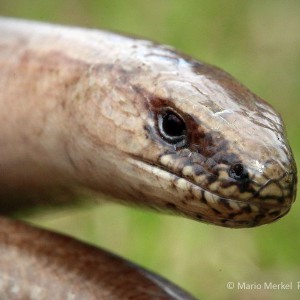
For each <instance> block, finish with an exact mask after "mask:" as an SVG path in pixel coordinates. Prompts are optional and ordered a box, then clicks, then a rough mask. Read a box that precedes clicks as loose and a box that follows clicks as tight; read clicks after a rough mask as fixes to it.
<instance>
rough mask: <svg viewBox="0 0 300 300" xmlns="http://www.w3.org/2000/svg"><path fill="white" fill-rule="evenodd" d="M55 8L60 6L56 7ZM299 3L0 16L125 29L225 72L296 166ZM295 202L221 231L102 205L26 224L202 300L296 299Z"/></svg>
mask: <svg viewBox="0 0 300 300" xmlns="http://www.w3.org/2000/svg"><path fill="white" fill-rule="evenodd" d="M62 3H63V4H62ZM299 11H300V2H297V1H292V0H287V1H271V0H265V1H258V0H251V1H240V0H232V1H221V0H220V1H204V0H202V1H201V0H200V1H199V0H197V1H196V0H186V1H183V0H182V1H180V0H172V1H171V0H169V1H167V0H166V1H158V0H153V1H137V0H134V1H122V0H118V1H117V0H115V1H109V0H105V1H103V0H102V1H96V0H94V1H93V0H88V1H83V0H82V1H80V0H78V1H70V0H69V1H58V0H53V1H33V0H32V1H19V2H18V4H16V1H11V0H10V1H8V0H7V1H6V0H2V1H1V2H0V13H1V14H2V15H8V16H16V17H23V18H32V19H39V20H47V21H52V22H58V23H66V24H76V25H81V26H90V27H100V28H106V29H110V30H116V31H121V32H127V33H130V34H134V35H140V36H144V37H148V38H150V39H154V40H156V41H159V42H162V43H166V44H171V45H173V46H175V47H177V48H178V49H180V50H181V51H184V52H187V53H188V54H191V55H193V56H195V57H196V58H198V59H201V60H204V61H207V62H209V63H212V64H214V65H218V66H219V67H222V68H224V69H225V70H227V71H229V72H230V73H232V74H233V75H234V76H235V77H237V78H239V79H240V80H241V81H242V82H243V83H244V84H246V85H247V86H248V87H249V88H250V89H251V90H253V91H254V92H256V93H257V94H259V95H260V96H261V97H263V98H265V99H266V100H267V101H268V102H270V103H271V104H272V105H273V106H274V107H275V108H276V109H277V110H278V111H280V112H281V114H282V116H283V118H284V120H285V123H286V126H287V132H288V135H289V139H290V142H291V145H292V148H293V151H294V154H295V158H296V160H297V162H298V165H299V162H300V134H299V132H300V102H299V95H300V84H299V78H300V38H299V36H300V32H299V31H300V18H299ZM299 205H300V204H299V201H296V203H295V205H294V207H293V209H292V210H291V212H290V213H289V215H288V216H286V217H285V218H284V219H282V220H281V221H279V222H277V223H275V224H273V225H268V226H263V227H260V228H254V229H243V230H230V229H224V228H218V227H214V226H209V225H205V224H200V223H196V222H193V221H190V220H185V219H183V218H179V217H170V216H162V215H158V214H155V213H153V212H148V211H139V210H135V209H132V208H127V207H121V206H118V205H116V204H110V205H109V204H107V205H103V206H98V207H95V206H93V207H87V206H85V207H80V208H76V209H71V210H66V211H63V212H59V213H58V212H52V213H50V212H49V213H47V215H45V214H40V215H36V216H34V217H32V218H31V221H33V222H34V223H37V224H39V225H41V226H45V227H47V228H53V229H55V230H58V231H61V232H65V233H68V234H70V235H73V236H76V237H77V238H80V239H82V240H84V241H87V242H90V243H93V244H96V245H101V246H103V247H105V248H108V249H111V250H113V251H115V252H117V253H119V254H121V255H122V256H125V257H127V258H130V259H132V260H134V261H136V262H138V263H140V264H141V265H143V266H146V267H148V268H150V269H152V270H155V271H157V272H159V273H160V274H162V275H164V276H166V277H168V278H169V279H171V280H172V281H174V282H176V283H178V284H179V285H180V286H182V287H184V288H186V289H187V290H189V291H191V292H192V293H193V294H194V295H195V296H197V297H199V298H200V297H202V299H212V300H214V299H216V300H223V299H224V300H225V299H235V300H238V299H243V300H244V299H246V300H247V299H253V298H255V299H266V300H268V299H275V300H276V299H299V291H298V290H297V289H296V284H297V281H300V276H299V275H300V255H299V248H300V238H299V235H298V233H299V232H300V219H299V208H300V207H299ZM228 281H234V282H237V281H239V282H244V281H245V282H247V283H254V282H256V283H263V282H273V283H277V282H281V281H283V282H290V281H293V283H294V289H293V290H292V291H276V290H273V291H270V290H237V289H234V290H228V289H227V288H226V283H227V282H228Z"/></svg>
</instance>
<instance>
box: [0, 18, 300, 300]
mask: <svg viewBox="0 0 300 300" xmlns="http://www.w3.org/2000/svg"><path fill="white" fill-rule="evenodd" d="M0 37H1V38H0V70H1V72H0V90H1V94H0V120H1V126H0V167H1V172H0V187H1V188H0V200H1V205H0V210H1V211H2V213H11V212H15V211H17V210H21V209H24V208H27V207H29V208H30V207H32V206H35V205H42V204H54V203H56V204H58V205H60V204H62V203H73V202H74V201H75V200H74V199H76V197H78V196H81V195H82V194H86V193H87V194H90V193H92V194H99V193H100V194H104V195H106V196H111V197H113V198H115V199H118V200H119V201H123V202H126V203H127V202H134V203H139V204H143V205H145V206H147V207H153V208H158V209H160V210H165V211H170V210H171V211H173V212H175V213H177V214H182V215H185V216H187V217H190V218H193V219H198V220H201V221H204V222H208V223H212V224H216V225H221V226H227V227H252V226H257V225H262V224H266V223H270V222H273V221H275V220H277V219H279V218H281V217H282V216H283V215H285V214H286V213H287V212H288V211H289V209H290V207H291V205H292V203H293V201H294V199H295V195H296V181H297V179H296V166H295V162H294V159H293V155H292V152H291V150H290V147H289V145H288V142H287V139H286V136H285V132H284V127H283V123H282V120H281V118H280V116H279V115H278V114H277V113H276V112H275V111H274V109H273V108H272V107H270V106H269V105H268V104H267V103H266V102H264V101H263V100H261V99H260V98H259V97H257V96H256V95H254V94H253V93H251V92H250V91H249V90H248V89H246V88H245V87H244V86H242V85H241V84H240V83H238V82H237V81H236V80H235V79H234V78H232V77H231V76H230V75H228V74H227V73H225V72H223V71H221V70H219V69H217V68H215V67H213V66H210V65H206V64H203V63H200V62H198V61H195V60H194V59H192V58H190V57H187V56H185V55H182V54H178V53H177V52H175V50H174V49H172V48H169V47H166V46H161V45H157V44H154V43H152V42H149V41H144V40H136V39H132V38H128V37H123V36H119V35H115V34H112V33H107V32H103V31H98V30H88V29H80V28H68V27H62V26H55V25H47V24H41V23H34V22H28V21H17V20H13V19H5V18H2V19H0ZM166 111H172V112H175V113H176V114H177V115H179V116H180V118H181V119H182V120H183V122H184V124H185V126H186V136H185V143H177V144H174V143H171V142H170V141H169V140H168V139H166V137H165V136H164V135H163V132H162V130H161V127H160V125H159V124H160V123H159V122H160V121H159V120H160V118H161V116H162V115H164V113H165V112H166ZM237 165H243V168H244V170H245V174H246V175H245V176H244V177H243V178H237V177H234V176H232V169H234V167H235V166H237ZM12 222H13V221H12ZM28 230H29V231H30V230H31V229H28ZM25 250H26V249H25ZM26 251H27V250H26ZM36 255H38V253H36ZM52 259H53V262H52V263H50V262H48V264H49V265H53V267H58V268H59V267H61V268H62V269H63V270H64V265H59V264H58V263H57V262H56V261H55V257H53V258H52ZM95 272H97V271H95ZM82 276H83V277H85V275H84V274H82ZM104 277H105V276H104ZM135 284H136V283H135ZM132 286H134V284H133V285H132ZM106 288H107V289H110V286H107V287H106ZM123 297H124V295H123ZM113 299H114V298H113ZM115 299H118V298H115ZM120 299H122V298H120ZM150 299H151V298H150ZM178 299H180V298H178Z"/></svg>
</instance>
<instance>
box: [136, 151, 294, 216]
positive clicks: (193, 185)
mask: <svg viewBox="0 0 300 300" xmlns="http://www.w3.org/2000/svg"><path fill="white" fill-rule="evenodd" d="M132 158H133V162H134V164H135V165H138V166H140V167H142V166H141V165H140V164H143V165H146V166H147V168H151V169H150V170H149V171H150V172H151V171H153V169H152V168H154V169H156V170H159V171H163V172H166V173H167V174H168V175H171V176H173V177H174V180H173V182H174V183H176V181H178V180H179V179H182V180H184V181H185V182H186V183H187V184H188V185H189V186H190V187H191V188H190V189H189V190H190V191H192V190H193V189H196V190H200V191H201V193H202V192H204V193H205V192H206V193H209V194H210V195H211V196H212V197H213V198H214V201H217V202H218V203H219V204H220V205H226V204H224V202H227V205H230V203H235V204H237V205H238V206H239V207H246V206H248V207H251V206H256V207H257V208H258V209H259V210H268V209H272V208H274V209H275V208H276V205H274V204H272V203H260V202H259V199H258V200H256V201H253V200H254V199H255V196H257V194H253V195H252V197H251V198H249V199H247V200H246V201H243V200H240V199H234V198H228V197H223V196H221V195H219V194H217V193H214V192H212V191H210V190H208V189H205V188H203V187H202V186H200V185H198V184H196V183H194V182H192V181H191V180H189V179H188V178H186V177H184V176H180V175H178V174H176V173H174V172H172V171H170V170H169V169H167V168H166V167H164V166H161V165H158V164H155V163H153V162H151V161H148V160H145V159H143V160H141V159H140V157H137V156H132ZM142 168H143V167H142ZM143 169H144V168H143ZM193 195H194V194H193ZM270 197H271V196H270ZM198 200H199V201H202V199H201V198H198ZM251 200H252V202H251ZM206 202H208V203H209V201H207V200H206ZM279 204H280V205H278V210H280V211H282V210H284V211H285V210H286V209H287V208H289V207H290V205H283V204H282V203H279Z"/></svg>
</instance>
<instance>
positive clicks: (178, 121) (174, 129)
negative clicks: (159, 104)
mask: <svg viewBox="0 0 300 300" xmlns="http://www.w3.org/2000/svg"><path fill="white" fill-rule="evenodd" d="M158 129H159V133H160V134H161V136H162V137H163V138H164V139H165V140H166V141H167V142H169V143H171V144H174V145H176V146H177V147H183V146H185V145H186V143H187V130H186V125H185V122H184V120H183V119H182V117H181V116H180V115H178V114H177V113H176V112H174V111H173V110H171V109H167V110H164V111H162V112H160V113H159V114H158Z"/></svg>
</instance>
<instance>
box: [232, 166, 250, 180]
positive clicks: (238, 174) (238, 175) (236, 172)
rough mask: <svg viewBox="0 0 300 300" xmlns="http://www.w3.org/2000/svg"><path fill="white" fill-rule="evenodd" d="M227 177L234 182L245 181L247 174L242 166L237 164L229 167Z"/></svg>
mask: <svg viewBox="0 0 300 300" xmlns="http://www.w3.org/2000/svg"><path fill="white" fill-rule="evenodd" d="M229 176H230V177H232V178H233V179H236V180H241V179H247V178H248V172H247V170H246V168H245V167H244V166H243V165H242V164H240V163H238V164H234V165H233V166H231V167H230V169H229Z"/></svg>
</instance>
